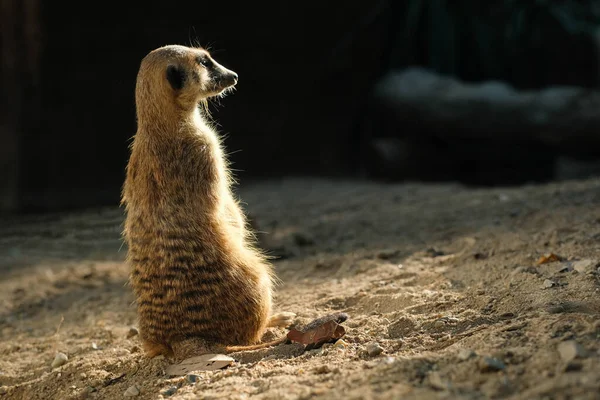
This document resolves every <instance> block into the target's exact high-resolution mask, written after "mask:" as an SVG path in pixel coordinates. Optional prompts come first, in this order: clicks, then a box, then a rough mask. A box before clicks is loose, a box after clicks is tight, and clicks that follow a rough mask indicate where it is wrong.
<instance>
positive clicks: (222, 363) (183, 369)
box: [166, 354, 235, 376]
mask: <svg viewBox="0 0 600 400" xmlns="http://www.w3.org/2000/svg"><path fill="white" fill-rule="evenodd" d="M234 361H235V360H234V359H233V358H231V357H228V356H226V355H223V354H204V355H201V356H197V357H190V358H187V359H185V360H183V361H182V362H180V363H179V364H174V365H170V366H169V367H167V371H166V372H167V374H168V375H171V376H177V375H185V374H187V373H190V372H193V371H215V370H217V369H222V368H225V367H228V366H229V365H231V363H233V362H234Z"/></svg>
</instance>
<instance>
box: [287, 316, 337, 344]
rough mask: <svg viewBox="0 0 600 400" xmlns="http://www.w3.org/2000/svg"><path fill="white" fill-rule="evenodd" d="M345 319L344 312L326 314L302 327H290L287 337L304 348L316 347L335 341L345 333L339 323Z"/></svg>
mask: <svg viewBox="0 0 600 400" xmlns="http://www.w3.org/2000/svg"><path fill="white" fill-rule="evenodd" d="M346 319H348V315H347V314H344V313H337V314H331V315H327V316H325V317H322V318H318V319H316V320H314V321H312V322H311V323H310V324H308V325H306V326H305V327H304V328H301V329H291V330H290V331H289V332H288V334H287V338H288V339H289V340H291V341H293V342H297V343H301V344H304V345H306V348H305V350H310V349H313V348H318V347H320V346H322V345H323V344H325V343H328V342H335V341H336V340H338V339H340V338H341V337H342V336H344V335H345V334H346V329H344V327H343V326H341V325H340V323H342V322H344V321H345V320H346Z"/></svg>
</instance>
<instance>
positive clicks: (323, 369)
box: [313, 365, 331, 374]
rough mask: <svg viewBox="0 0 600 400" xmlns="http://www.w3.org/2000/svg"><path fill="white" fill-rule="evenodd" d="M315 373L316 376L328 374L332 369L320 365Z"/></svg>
mask: <svg viewBox="0 0 600 400" xmlns="http://www.w3.org/2000/svg"><path fill="white" fill-rule="evenodd" d="M313 371H314V373H315V374H328V373H330V372H331V369H330V368H329V366H327V365H320V366H318V367H316V368H315V369H314V370H313Z"/></svg>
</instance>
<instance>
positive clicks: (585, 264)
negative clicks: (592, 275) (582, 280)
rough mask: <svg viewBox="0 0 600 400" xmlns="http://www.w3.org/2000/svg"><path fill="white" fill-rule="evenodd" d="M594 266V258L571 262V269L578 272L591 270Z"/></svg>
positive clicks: (582, 272)
mask: <svg viewBox="0 0 600 400" xmlns="http://www.w3.org/2000/svg"><path fill="white" fill-rule="evenodd" d="M595 266H596V262H595V261H594V260H579V261H575V262H574V263H573V269H574V270H575V271H577V272H579V273H580V274H585V273H586V272H591V271H593V268H594V267H595Z"/></svg>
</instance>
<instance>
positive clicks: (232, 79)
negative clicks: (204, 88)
mask: <svg viewBox="0 0 600 400" xmlns="http://www.w3.org/2000/svg"><path fill="white" fill-rule="evenodd" d="M213 80H214V82H215V86H216V87H217V89H219V90H224V89H227V88H229V87H232V86H235V85H236V84H237V81H238V74H236V73H235V72H233V71H231V70H229V69H227V68H225V67H221V68H219V70H217V71H215V73H214V74H213Z"/></svg>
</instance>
